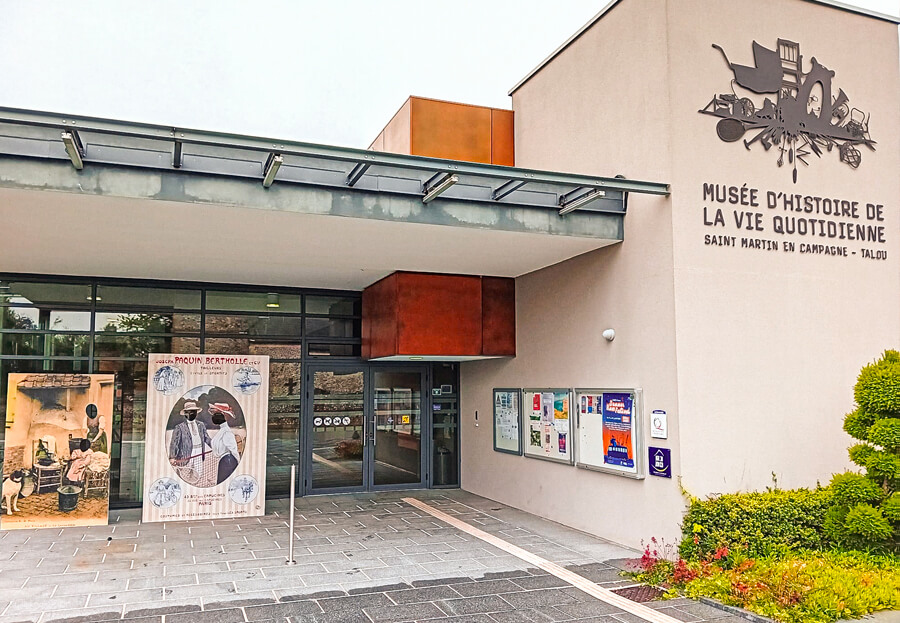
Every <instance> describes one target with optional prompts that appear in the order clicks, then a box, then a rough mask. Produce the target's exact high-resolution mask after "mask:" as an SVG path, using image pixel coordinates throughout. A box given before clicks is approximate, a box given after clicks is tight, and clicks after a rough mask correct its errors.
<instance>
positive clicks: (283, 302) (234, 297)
mask: <svg viewBox="0 0 900 623" xmlns="http://www.w3.org/2000/svg"><path fill="white" fill-rule="evenodd" d="M206 309H210V310H217V311H248V312H264V313H267V314H299V313H300V295H299V294H284V293H276V292H271V293H267V292H219V291H215V290H210V291H207V293H206Z"/></svg>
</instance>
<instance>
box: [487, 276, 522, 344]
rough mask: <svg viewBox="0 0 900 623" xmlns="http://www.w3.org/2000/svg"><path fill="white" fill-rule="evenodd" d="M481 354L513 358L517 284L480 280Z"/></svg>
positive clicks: (505, 280) (507, 280)
mask: <svg viewBox="0 0 900 623" xmlns="http://www.w3.org/2000/svg"><path fill="white" fill-rule="evenodd" d="M481 308H482V321H481V335H482V354H483V355H495V356H504V357H515V356H516V280H515V279H508V278H505V277H482V278H481Z"/></svg>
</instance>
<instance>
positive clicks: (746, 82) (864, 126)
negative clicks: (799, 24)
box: [699, 39, 875, 184]
mask: <svg viewBox="0 0 900 623" xmlns="http://www.w3.org/2000/svg"><path fill="white" fill-rule="evenodd" d="M713 48H715V49H716V50H718V51H719V52H721V53H722V56H723V58H724V59H725V63H726V64H727V65H728V68H729V69H731V71H732V73H733V74H734V79H733V80H732V81H731V93H727V94H724V95H721V94H720V95H716V96H714V97H713V98H712V100H710V102H709V104H707V105H706V107H705V108H703V109H702V110H700V111H699V112H701V113H703V114H706V115H713V116H714V117H719V122H718V123H717V124H716V133H717V134H718V135H719V138H720V139H722V140H723V141H725V142H728V143H732V142H735V141H738V140H741V139H742V138H744V136H745V135H746V134H747V133H748V132H749V133H751V134H752V133H755V134H752V137H751V138H747V139H744V147H746V148H747V149H748V150H749V149H750V148H751V147H752V146H753V144H754V143H759V144H760V145H762V146H763V149H765V150H766V151H769V150H770V149H772V147H775V148H776V149H778V161H777V163H778V166H779V167H780V166H784V162H785V159H787V162H788V164H789V165H791V166H793V179H794V183H795V184H796V183H797V162H798V161H799V162H802V163H803V164H804V165H807V166H808V165H809V162H808V161H807V157H808V156H809V155H810V154H815V155H816V156H817V157H819V158H821V157H822V153H823V152H826V151H827V152H831V151H833V150H834V148H837V152H838V156H839V158H840V160H841V162H844V163H846V164H847V165H848V166H850V167H851V168H853V169H855V168H857V167H858V166H859V164H860V161H861V160H862V154H861V153H860V149H859V148H860V146H862V145H865V146H866V147H868V148H869V149H871V150H872V151H875V141H873V140H872V139H871V137H870V136H869V115H867V114H865V113H863V112H862V111H861V110H859V109H858V108H852V107H851V106H850V104H849V98H848V97H847V94H846V93H844V90H843V89H839V90H838V94H837V95H832V91H831V80H832V78H834V72H833V71H831V70H830V69H828V68H827V67H825V66H823V65H821V64H820V63H819V62H818V61H817V60H816V58H815V57H813V59H812V67H811V69H810V70H809V71H808V72H804V71H803V57H802V56H801V55H800V44H798V43H795V42H793V41H788V40H786V39H779V40H778V47H777V49H776V50H770V49H768V48H766V47H764V46H762V45H760V44H759V43H757V42H756V41H754V42H753V60H754V65H752V66H748V65H737V64H735V63H732V62H730V61H729V60H728V56H727V55H726V54H725V50H723V49H722V48H721V47H720V46H718V45H715V44H714V45H713ZM735 84H736V85H737V86H739V87H741V88H743V89H746V90H748V91H752V92H753V93H758V94H774V95H775V101H774V102H773V101H772V98H771V97H766V98H764V101H763V103H762V105H761V106H759V105H758V104H756V103H754V101H753V99H751V97H745V96H742V95H738V93H737V92H736V91H735Z"/></svg>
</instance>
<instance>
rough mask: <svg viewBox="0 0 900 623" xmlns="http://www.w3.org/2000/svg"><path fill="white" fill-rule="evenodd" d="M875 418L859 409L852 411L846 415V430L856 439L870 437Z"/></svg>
mask: <svg viewBox="0 0 900 623" xmlns="http://www.w3.org/2000/svg"><path fill="white" fill-rule="evenodd" d="M875 419H876V418H875V416H873V415H869V414H867V413H862V412H860V410H859V409H857V410H856V411H851V412H850V413H848V414H847V415H845V416H844V432H845V433H847V434H848V435H850V436H851V437H853V438H854V439H868V438H869V429H870V428H871V427H872V424H874V423H875Z"/></svg>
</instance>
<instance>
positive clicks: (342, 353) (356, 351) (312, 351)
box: [309, 343, 362, 357]
mask: <svg viewBox="0 0 900 623" xmlns="http://www.w3.org/2000/svg"><path fill="white" fill-rule="evenodd" d="M361 354H362V346H361V345H359V344H312V343H311V344H310V345H309V355H310V356H311V357H359V356H360V355H361Z"/></svg>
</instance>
